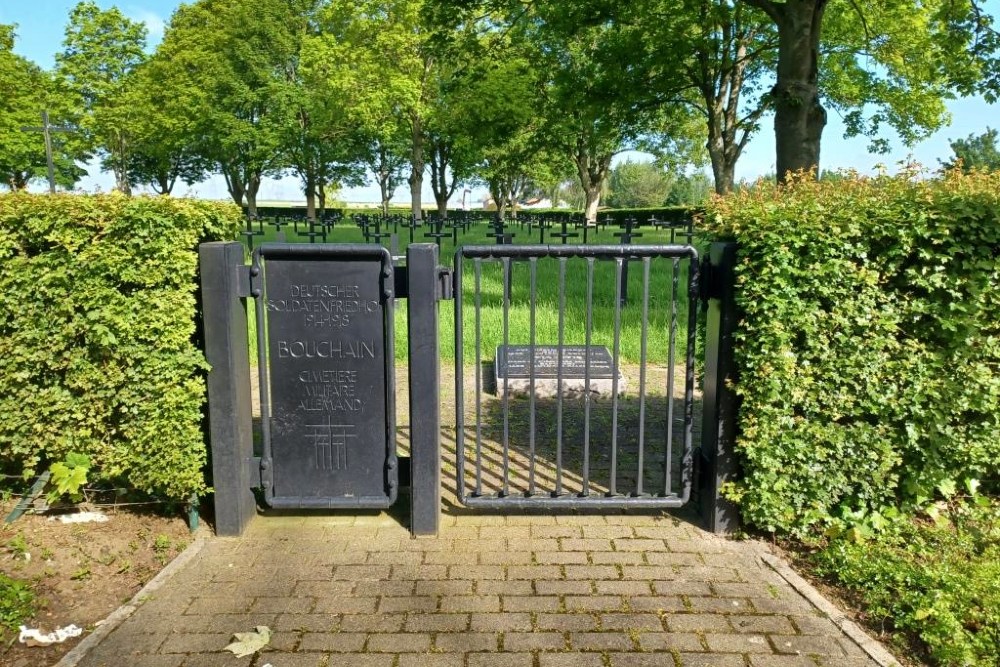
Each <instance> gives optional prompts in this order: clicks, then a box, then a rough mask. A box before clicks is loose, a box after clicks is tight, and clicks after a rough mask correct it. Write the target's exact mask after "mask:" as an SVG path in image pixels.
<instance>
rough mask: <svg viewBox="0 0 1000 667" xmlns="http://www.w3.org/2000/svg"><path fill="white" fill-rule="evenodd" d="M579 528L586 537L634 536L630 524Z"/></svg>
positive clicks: (633, 530)
mask: <svg viewBox="0 0 1000 667" xmlns="http://www.w3.org/2000/svg"><path fill="white" fill-rule="evenodd" d="M580 529H581V530H582V532H583V536H584V537H588V538H593V537H596V538H604V539H609V540H610V539H615V538H625V537H634V536H635V529H634V528H633V527H632V526H621V525H608V526H581V527H580ZM661 544H662V543H661Z"/></svg>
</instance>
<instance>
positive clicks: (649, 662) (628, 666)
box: [608, 653, 677, 667]
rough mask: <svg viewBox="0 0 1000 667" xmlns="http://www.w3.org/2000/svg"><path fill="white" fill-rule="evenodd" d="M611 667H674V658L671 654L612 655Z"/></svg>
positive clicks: (610, 659) (609, 657)
mask: <svg viewBox="0 0 1000 667" xmlns="http://www.w3.org/2000/svg"><path fill="white" fill-rule="evenodd" d="M608 660H609V661H610V663H611V667H674V666H675V665H676V664H677V663H676V662H674V656H672V655H671V654H669V653H611V654H609V655H608Z"/></svg>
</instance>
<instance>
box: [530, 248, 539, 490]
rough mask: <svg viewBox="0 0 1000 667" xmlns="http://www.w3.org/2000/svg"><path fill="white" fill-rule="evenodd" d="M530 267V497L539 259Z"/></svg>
mask: <svg viewBox="0 0 1000 667" xmlns="http://www.w3.org/2000/svg"><path fill="white" fill-rule="evenodd" d="M529 267H530V269H531V295H530V300H531V305H530V310H531V315H530V318H531V323H530V325H529V334H528V336H529V338H530V340H529V341H528V344H529V350H530V351H529V354H530V356H531V364H530V365H529V366H528V368H530V369H531V371H530V375H529V378H528V402H529V408H528V428H529V430H530V433H529V435H528V448H529V450H530V454H529V456H530V466H529V468H528V495H531V496H533V495H535V296H536V294H537V291H536V272H537V269H538V258H537V257H532V258H531V259H530V260H529Z"/></svg>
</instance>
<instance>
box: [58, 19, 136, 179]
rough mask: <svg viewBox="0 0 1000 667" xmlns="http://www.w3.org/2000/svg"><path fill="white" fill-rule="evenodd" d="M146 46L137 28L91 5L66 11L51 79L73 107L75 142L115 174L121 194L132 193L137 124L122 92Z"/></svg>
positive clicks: (131, 23)
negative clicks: (59, 50) (90, 152)
mask: <svg viewBox="0 0 1000 667" xmlns="http://www.w3.org/2000/svg"><path fill="white" fill-rule="evenodd" d="M145 46H146V28H145V26H144V25H143V24H142V23H139V22H136V21H131V20H129V19H128V18H126V17H125V15H124V14H122V13H121V12H120V11H119V10H118V9H117V8H115V7H112V8H111V9H108V10H106V11H105V10H101V9H100V8H99V7H98V6H97V4H96V3H95V2H93V1H92V0H90V1H87V2H81V3H79V4H78V5H76V7H74V8H73V10H72V11H71V12H70V15H69V25H68V26H67V27H66V37H65V39H64V40H63V51H62V52H61V53H58V54H56V75H57V77H58V79H59V81H60V85H61V88H62V89H64V90H65V91H66V92H67V94H68V95H70V96H71V98H70V99H71V100H72V103H73V104H74V106H75V107H76V108H75V112H76V119H77V123H78V130H79V135H78V140H79V141H80V142H81V143H82V146H83V148H84V149H85V150H87V151H96V153H97V155H98V156H100V158H101V165H102V168H103V169H105V170H108V171H111V172H112V173H113V174H114V176H115V187H116V188H117V189H118V190H120V191H121V192H124V193H126V194H128V193H130V192H131V189H132V183H131V178H130V174H129V167H130V163H131V160H132V152H133V139H132V135H133V126H134V124H135V122H136V121H137V120H138V119H139V114H138V110H137V109H136V108H135V107H133V106H132V105H131V104H129V100H128V97H127V95H126V92H127V90H128V85H129V75H130V74H131V73H132V71H133V70H134V69H135V68H136V67H137V66H138V65H140V64H141V63H142V62H143V60H144V59H145V51H144V49H145Z"/></svg>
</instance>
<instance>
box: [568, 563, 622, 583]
mask: <svg viewBox="0 0 1000 667" xmlns="http://www.w3.org/2000/svg"><path fill="white" fill-rule="evenodd" d="M563 569H564V570H565V572H566V579H569V580H574V579H609V580H617V579H618V568H617V567H615V566H614V565H566V566H565V567H564V568H563Z"/></svg>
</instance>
